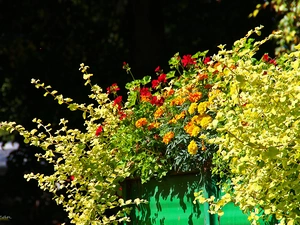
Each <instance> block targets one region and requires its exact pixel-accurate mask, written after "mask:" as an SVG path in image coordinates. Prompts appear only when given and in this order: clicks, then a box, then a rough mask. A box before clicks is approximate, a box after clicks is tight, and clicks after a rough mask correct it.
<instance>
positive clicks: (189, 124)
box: [184, 121, 195, 136]
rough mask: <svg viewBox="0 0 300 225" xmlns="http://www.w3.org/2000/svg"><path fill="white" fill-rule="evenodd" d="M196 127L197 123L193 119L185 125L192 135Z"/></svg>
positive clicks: (185, 128) (186, 130)
mask: <svg viewBox="0 0 300 225" xmlns="http://www.w3.org/2000/svg"><path fill="white" fill-rule="evenodd" d="M194 127H195V124H194V123H193V122H192V121H190V122H188V123H187V125H185V126H184V130H185V132H187V133H188V134H189V135H191V136H192V134H193V130H194Z"/></svg>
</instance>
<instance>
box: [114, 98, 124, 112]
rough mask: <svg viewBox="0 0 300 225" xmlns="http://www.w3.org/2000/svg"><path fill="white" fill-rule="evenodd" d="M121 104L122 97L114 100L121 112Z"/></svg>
mask: <svg viewBox="0 0 300 225" xmlns="http://www.w3.org/2000/svg"><path fill="white" fill-rule="evenodd" d="M121 103H122V96H118V97H116V98H115V100H114V105H117V106H118V109H119V110H120V109H121V108H122V106H121Z"/></svg>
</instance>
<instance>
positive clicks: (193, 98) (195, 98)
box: [189, 92, 202, 102]
mask: <svg viewBox="0 0 300 225" xmlns="http://www.w3.org/2000/svg"><path fill="white" fill-rule="evenodd" d="M201 98H202V93H201V92H195V93H190V94H189V100H190V101H191V102H198V101H199V100H200V99H201Z"/></svg>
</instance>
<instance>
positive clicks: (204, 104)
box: [198, 102, 209, 115]
mask: <svg viewBox="0 0 300 225" xmlns="http://www.w3.org/2000/svg"><path fill="white" fill-rule="evenodd" d="M208 105H209V102H200V103H199V105H198V113H199V114H200V115H203V114H204V113H205V111H206V109H207V106H208Z"/></svg>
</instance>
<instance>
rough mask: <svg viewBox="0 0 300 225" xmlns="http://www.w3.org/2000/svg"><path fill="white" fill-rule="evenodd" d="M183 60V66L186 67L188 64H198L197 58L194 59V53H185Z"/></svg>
mask: <svg viewBox="0 0 300 225" xmlns="http://www.w3.org/2000/svg"><path fill="white" fill-rule="evenodd" d="M181 62H182V64H183V66H184V67H186V66H188V65H194V64H196V59H193V58H192V55H184V56H183V57H182V60H181Z"/></svg>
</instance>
